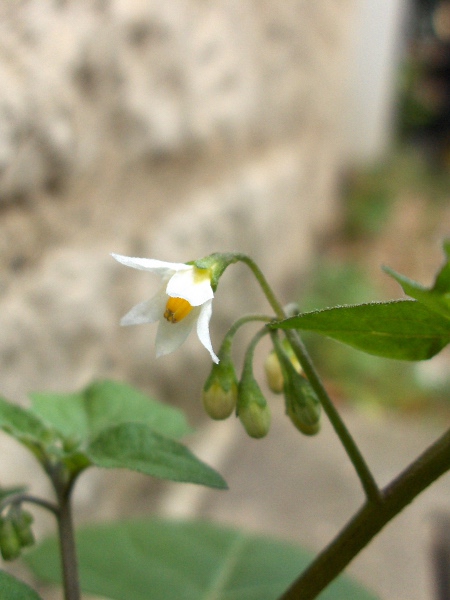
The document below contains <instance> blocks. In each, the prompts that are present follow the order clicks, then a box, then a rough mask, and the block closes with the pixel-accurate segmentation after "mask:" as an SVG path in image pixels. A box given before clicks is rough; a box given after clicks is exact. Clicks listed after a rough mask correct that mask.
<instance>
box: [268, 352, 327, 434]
mask: <svg viewBox="0 0 450 600" xmlns="http://www.w3.org/2000/svg"><path fill="white" fill-rule="evenodd" d="M275 348H276V353H277V356H278V359H279V361H280V366H281V370H282V372H283V376H284V388H283V389H284V398H285V402H286V413H287V415H288V416H289V418H290V419H291V421H292V423H293V424H294V425H295V427H296V428H297V429H298V430H299V431H301V432H302V433H304V434H305V435H315V434H316V433H318V432H319V430H320V416H321V404H320V401H319V399H318V397H317V395H316V393H315V391H314V389H313V388H312V386H311V384H310V383H309V381H308V380H307V379H306V377H304V376H303V375H302V374H300V373H299V372H298V371H297V369H296V368H295V366H294V364H293V362H292V360H291V358H290V357H289V356H288V354H287V352H286V351H285V348H284V346H282V345H281V344H280V342H278V343H276V345H275Z"/></svg>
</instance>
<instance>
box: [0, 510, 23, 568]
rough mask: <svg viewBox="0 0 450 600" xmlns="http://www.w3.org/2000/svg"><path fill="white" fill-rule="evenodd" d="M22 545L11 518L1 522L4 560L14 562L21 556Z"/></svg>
mask: <svg viewBox="0 0 450 600" xmlns="http://www.w3.org/2000/svg"><path fill="white" fill-rule="evenodd" d="M21 549H22V544H21V543H20V539H19V536H18V535H17V532H16V530H15V528H14V525H13V522H12V520H11V519H10V518H9V517H6V518H1V520H0V552H1V554H2V557H3V559H4V560H14V559H15V558H18V557H19V556H20V552H21Z"/></svg>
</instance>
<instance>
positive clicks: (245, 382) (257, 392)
mask: <svg viewBox="0 0 450 600" xmlns="http://www.w3.org/2000/svg"><path fill="white" fill-rule="evenodd" d="M237 415H238V417H239V419H240V421H241V423H242V425H243V426H244V428H245V431H246V432H247V433H248V435H249V436H250V437H253V438H262V437H264V436H266V435H267V433H268V432H269V428H270V421H271V416H270V410H269V407H268V405H267V401H266V399H265V398H264V396H263V393H262V392H261V389H260V387H259V385H258V383H257V382H256V380H255V378H254V377H253V375H252V374H251V373H245V372H244V374H243V376H242V379H241V381H240V383H239V389H238V402H237Z"/></svg>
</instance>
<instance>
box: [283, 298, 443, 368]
mask: <svg viewBox="0 0 450 600" xmlns="http://www.w3.org/2000/svg"><path fill="white" fill-rule="evenodd" d="M271 327H273V328H279V329H301V330H305V331H314V332H316V333H320V334H321V335H325V336H328V337H330V338H333V339H335V340H338V341H340V342H343V343H345V344H348V345H350V346H353V347H354V348H358V349H359V350H363V351H364V352H368V353H369V354H375V355H377V356H383V357H385V358H394V359H399V360H425V359H427V358H431V357H432V356H434V355H435V354H437V353H438V352H440V351H441V350H442V348H444V347H445V346H446V345H447V344H448V343H449V342H450V324H449V322H448V321H447V320H446V319H444V318H443V317H442V316H441V315H439V314H437V313H436V312H433V311H431V310H429V309H428V308H427V307H426V306H424V305H423V304H421V303H419V302H416V301H413V300H396V301H393V302H374V303H370V304H358V305H354V306H337V307H335V308H328V309H325V310H319V311H313V312H310V313H303V314H301V315H298V316H295V317H292V318H290V319H286V320H284V321H280V322H279V323H274V324H272V325H271Z"/></svg>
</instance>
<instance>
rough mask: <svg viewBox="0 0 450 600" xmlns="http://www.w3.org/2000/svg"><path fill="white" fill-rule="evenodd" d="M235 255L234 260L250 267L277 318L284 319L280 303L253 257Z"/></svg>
mask: <svg viewBox="0 0 450 600" xmlns="http://www.w3.org/2000/svg"><path fill="white" fill-rule="evenodd" d="M235 256H236V261H240V262H243V263H245V264H246V265H247V266H248V267H249V268H250V269H251V271H252V273H253V275H254V276H255V277H256V280H257V281H258V283H259V285H260V286H261V289H262V291H263V292H264V295H265V296H266V298H267V300H268V301H269V304H270V306H271V307H272V308H273V310H274V312H275V314H276V316H277V317H278V318H279V319H285V318H286V315H285V314H284V310H283V307H282V305H281V304H280V303H279V302H278V299H277V297H276V296H275V294H274V293H273V291H272V288H271V287H270V285H269V283H268V281H267V279H266V278H265V276H264V273H263V272H262V271H261V269H260V268H259V267H258V265H257V264H256V263H255V261H254V260H253V259H251V258H250V257H249V256H247V255H246V254H236V255H235Z"/></svg>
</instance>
